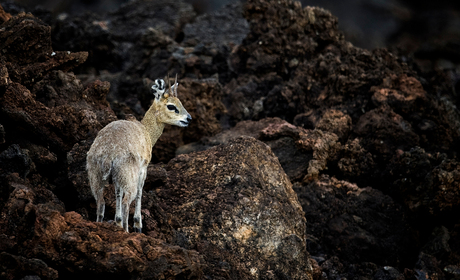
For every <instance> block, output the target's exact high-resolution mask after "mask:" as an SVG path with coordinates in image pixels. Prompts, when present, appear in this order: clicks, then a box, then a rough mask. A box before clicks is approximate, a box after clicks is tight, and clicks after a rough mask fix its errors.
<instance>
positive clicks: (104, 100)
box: [0, 0, 460, 280]
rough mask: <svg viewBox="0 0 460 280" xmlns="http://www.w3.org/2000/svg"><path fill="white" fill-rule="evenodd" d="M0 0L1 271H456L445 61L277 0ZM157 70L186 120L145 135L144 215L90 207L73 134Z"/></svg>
mask: <svg viewBox="0 0 460 280" xmlns="http://www.w3.org/2000/svg"><path fill="white" fill-rule="evenodd" d="M3 8H4V9H0V24H1V25H0V252H1V253H0V278H2V279H38V278H40V279H58V278H62V279H73V278H75V279H77V278H78V279H81V278H82V277H87V278H91V279H94V278H100V277H107V276H113V275H115V274H118V275H121V276H123V277H125V278H132V279H177V278H179V279H313V278H314V279H317V280H319V279H339V278H346V279H385V280H389V279H391V280H394V279H398V280H399V279H458V278H459V275H460V273H459V271H460V265H459V264H460V254H459V253H458V252H460V241H459V240H460V238H459V237H460V220H459V217H458V211H459V210H460V204H459V201H460V199H459V198H460V192H459V184H458V181H459V174H460V165H459V163H458V159H457V156H458V148H457V146H458V143H460V141H459V140H460V115H459V112H458V106H459V98H458V93H457V92H458V90H459V87H458V85H459V84H460V83H459V82H458V81H459V80H460V79H459V75H458V71H457V72H456V71H454V70H450V71H440V70H439V69H435V68H430V64H424V65H418V64H417V63H416V61H414V60H412V58H411V56H407V55H401V54H404V53H405V52H404V50H399V51H397V52H390V51H389V50H386V49H376V50H372V51H370V50H365V49H360V48H357V47H355V46H353V45H352V44H351V43H349V42H348V41H347V40H346V39H345V38H344V36H343V35H342V33H341V32H340V31H339V29H338V20H337V18H335V17H334V16H333V15H332V14H331V13H330V12H328V11H326V10H324V9H321V8H316V7H302V6H301V5H300V4H299V3H298V2H292V1H290V0H280V1H263V0H250V1H246V2H245V3H243V4H235V5H230V6H226V7H224V8H223V9H222V10H220V11H217V12H214V13H212V14H204V15H200V16H196V14H195V12H194V11H193V9H192V6H191V5H190V4H187V3H184V2H182V1H169V0H164V1H145V0H136V1H131V2H129V3H127V4H125V5H123V6H122V7H120V8H118V9H117V10H115V11H112V12H108V13H98V14H95V13H86V14H81V15H77V14H74V15H64V14H61V15H60V16H58V17H56V18H55V17H54V16H53V15H52V14H51V13H50V12H46V11H44V10H43V9H39V8H37V9H35V10H32V12H33V13H32V14H33V15H32V14H28V13H27V14H26V13H24V12H20V11H21V8H18V7H16V6H15V4H14V3H11V2H8V3H6V4H5V5H3ZM39 18H40V19H39ZM213 26H215V28H214V27H213ZM229 27H233V28H230V29H229ZM225 30H230V31H229V32H226V31H225ZM449 55H450V56H451V57H452V53H449ZM70 71H73V72H70ZM176 73H177V74H178V77H179V82H180V87H179V97H180V98H181V100H182V101H183V104H184V106H185V107H186V108H187V109H188V110H189V112H190V113H191V115H192V117H193V121H192V123H191V125H190V126H189V127H188V128H185V129H179V128H173V127H167V128H166V129H165V132H164V135H163V136H162V138H160V140H159V141H158V143H157V144H156V146H155V148H154V152H153V159H154V160H153V163H152V164H151V165H150V166H149V168H148V177H147V181H146V183H145V187H144V192H143V198H142V216H143V223H144V233H143V234H135V233H130V234H127V233H124V232H122V231H120V230H119V229H118V228H116V227H115V226H114V225H112V224H111V222H110V221H105V222H104V223H95V222H94V221H95V212H96V211H95V203H94V199H93V198H92V195H91V192H90V189H89V186H88V181H87V174H86V171H85V158H86V152H87V150H88V149H89V147H90V145H91V142H92V140H93V139H94V137H95V135H96V133H97V132H98V131H99V130H100V129H101V128H102V127H103V126H104V125H106V124H107V123H109V122H111V121H113V120H116V119H117V118H122V119H129V118H133V117H134V118H138V119H140V118H142V116H143V114H144V113H145V110H146V109H147V108H148V107H149V105H150V102H151V99H152V96H151V91H150V90H149V86H150V85H151V83H152V80H153V79H156V78H159V77H165V76H166V75H167V74H169V75H170V76H171V77H174V75H175V74H176ZM106 195H107V209H106V211H107V212H106V213H107V215H106V216H107V217H108V220H110V219H112V217H113V216H114V199H113V196H114V192H113V187H112V186H111V185H109V187H108V188H107V194H106ZM131 220H132V219H131Z"/></svg>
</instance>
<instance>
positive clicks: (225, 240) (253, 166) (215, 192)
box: [146, 137, 312, 279]
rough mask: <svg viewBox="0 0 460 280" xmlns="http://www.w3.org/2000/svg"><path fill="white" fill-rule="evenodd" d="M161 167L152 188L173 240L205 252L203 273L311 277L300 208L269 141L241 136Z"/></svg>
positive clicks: (219, 276)
mask: <svg viewBox="0 0 460 280" xmlns="http://www.w3.org/2000/svg"><path fill="white" fill-rule="evenodd" d="M166 171H167V181H166V184H165V186H164V187H158V188H156V189H155V190H154V192H155V193H156V195H157V196H158V200H159V205H160V207H161V208H162V209H164V211H165V212H166V213H168V214H170V215H171V216H172V218H173V221H172V223H173V227H174V228H175V229H176V231H177V239H176V240H177V241H176V242H177V244H179V245H181V246H183V247H185V248H187V249H193V250H197V251H198V252H199V253H200V254H202V255H203V256H204V259H205V261H206V262H207V268H206V269H205V272H204V273H205V275H209V277H210V278H214V279H216V278H228V277H230V278H234V279H280V278H282V279H312V268H311V265H310V263H309V255H308V253H307V251H306V244H305V238H306V236H305V227H306V223H305V218H304V213H303V212H302V209H301V206H300V204H299V202H298V200H297V195H296V194H295V192H294V191H293V190H292V185H291V183H290V181H289V179H288V177H287V176H286V174H285V173H284V171H283V169H282V167H281V165H280V163H279V161H278V160H277V158H276V156H275V155H274V154H273V152H272V151H271V149H270V147H269V146H267V145H266V144H264V143H262V142H260V141H257V140H255V139H254V138H252V137H239V138H236V139H233V140H230V141H229V142H228V143H227V144H226V145H220V146H216V147H214V148H211V149H208V150H206V151H203V152H199V153H192V154H185V155H180V156H178V157H176V158H174V159H173V160H171V161H170V162H169V163H168V165H167V166H166ZM146 187H147V186H146Z"/></svg>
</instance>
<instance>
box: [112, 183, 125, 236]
mask: <svg viewBox="0 0 460 280" xmlns="http://www.w3.org/2000/svg"><path fill="white" fill-rule="evenodd" d="M114 186H115V199H116V206H115V207H116V208H115V223H116V224H117V225H118V226H119V227H123V211H122V199H123V189H122V188H121V186H120V184H119V183H116V182H114Z"/></svg>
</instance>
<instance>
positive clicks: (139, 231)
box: [134, 228, 142, 233]
mask: <svg viewBox="0 0 460 280" xmlns="http://www.w3.org/2000/svg"><path fill="white" fill-rule="evenodd" d="M134 232H138V233H142V228H134Z"/></svg>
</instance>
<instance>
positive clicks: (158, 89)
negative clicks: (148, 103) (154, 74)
mask: <svg viewBox="0 0 460 280" xmlns="http://www.w3.org/2000/svg"><path fill="white" fill-rule="evenodd" d="M165 85H166V83H165V81H163V79H156V80H155V84H153V86H152V90H153V95H155V99H160V97H161V95H162V94H163V93H164V92H165Z"/></svg>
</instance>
